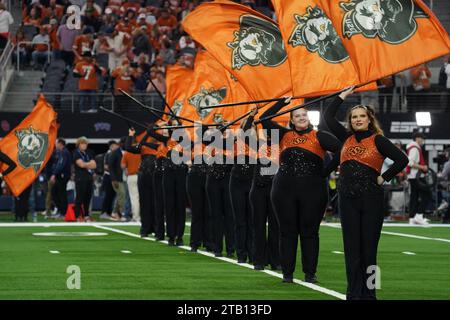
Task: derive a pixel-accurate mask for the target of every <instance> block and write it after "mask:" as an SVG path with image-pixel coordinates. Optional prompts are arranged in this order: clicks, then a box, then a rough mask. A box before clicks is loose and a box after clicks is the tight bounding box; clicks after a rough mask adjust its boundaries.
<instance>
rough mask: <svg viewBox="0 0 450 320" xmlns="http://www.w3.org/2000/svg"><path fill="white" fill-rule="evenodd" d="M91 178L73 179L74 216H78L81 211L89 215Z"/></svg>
mask: <svg viewBox="0 0 450 320" xmlns="http://www.w3.org/2000/svg"><path fill="white" fill-rule="evenodd" d="M92 188H93V181H92V180H78V181H75V192H76V196H75V216H76V217H77V218H78V217H79V216H80V215H81V213H83V215H84V216H85V217H87V216H89V205H90V203H91V198H92Z"/></svg>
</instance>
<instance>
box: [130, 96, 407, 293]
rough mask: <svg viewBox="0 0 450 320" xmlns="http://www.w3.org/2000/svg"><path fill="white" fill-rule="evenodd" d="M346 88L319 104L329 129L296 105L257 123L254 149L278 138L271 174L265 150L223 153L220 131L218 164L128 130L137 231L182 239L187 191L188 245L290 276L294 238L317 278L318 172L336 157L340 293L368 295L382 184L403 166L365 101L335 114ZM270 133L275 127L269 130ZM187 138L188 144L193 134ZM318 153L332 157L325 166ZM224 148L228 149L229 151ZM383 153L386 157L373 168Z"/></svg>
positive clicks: (325, 171)
mask: <svg viewBox="0 0 450 320" xmlns="http://www.w3.org/2000/svg"><path fill="white" fill-rule="evenodd" d="M352 90H353V88H349V89H348V90H346V91H343V92H342V93H341V94H340V95H339V96H337V97H336V98H335V99H334V100H333V101H332V102H331V103H330V104H329V105H328V106H327V107H326V110H325V112H324V119H325V122H326V124H327V126H328V128H329V130H330V131H331V133H329V132H325V131H321V130H315V129H314V128H313V127H312V125H311V124H310V121H309V118H308V114H307V110H306V109H304V108H303V109H298V110H295V111H293V112H292V113H291V117H290V122H291V123H290V129H288V128H285V127H282V126H280V125H279V124H277V123H276V122H273V121H271V120H267V121H263V122H261V124H262V126H263V128H264V129H268V130H265V132H267V133H268V134H266V136H265V137H264V140H265V144H263V145H262V146H260V148H266V149H267V150H269V152H267V151H266V152H260V153H257V154H260V155H261V154H264V155H270V149H271V147H273V146H272V143H278V142H279V143H278V150H279V152H280V153H279V157H278V170H277V171H276V173H275V172H271V171H270V170H269V169H270V168H271V165H272V163H271V160H272V159H273V158H272V157H268V158H265V159H262V158H258V159H255V161H256V164H252V163H255V162H252V161H251V160H250V157H251V155H250V153H244V157H245V159H246V161H245V163H244V164H237V163H236V161H235V160H236V159H227V157H230V155H229V154H231V153H229V152H228V151H229V149H227V145H229V144H227V143H226V140H227V137H226V135H225V137H223V138H222V139H223V141H222V142H221V143H222V144H221V145H222V148H221V151H217V150H220V148H219V149H215V152H216V154H214V156H215V159H217V157H219V158H222V160H223V162H222V163H212V164H210V163H207V161H205V159H204V157H203V153H202V152H200V153H195V152H194V156H193V157H192V158H191V163H189V165H187V164H184V163H182V164H175V163H174V161H172V156H173V155H174V154H173V153H174V152H178V153H179V152H181V150H180V149H179V144H178V143H177V142H176V141H175V140H173V139H172V137H171V132H168V131H167V130H161V131H159V130H158V131H155V130H154V129H151V130H147V132H146V133H145V136H144V137H143V138H142V139H141V140H140V142H139V143H136V137H135V132H134V130H132V129H131V130H130V132H129V137H128V139H127V142H126V147H125V149H126V150H127V151H129V152H133V153H140V154H141V155H142V162H141V168H140V173H139V180H138V185H139V193H140V195H141V197H140V198H141V222H142V226H141V236H143V237H145V236H148V235H149V234H151V233H154V234H155V237H156V238H157V239H158V240H163V239H165V236H166V235H167V237H168V243H169V245H171V246H175V245H182V244H183V240H182V237H183V235H184V230H185V222H186V221H185V219H186V211H185V209H186V205H187V201H188V200H189V203H190V205H191V210H192V221H191V232H190V233H191V236H190V246H191V248H192V249H191V250H192V251H193V252H196V251H197V250H198V249H199V248H200V247H204V248H205V249H206V250H208V251H210V252H213V253H214V254H215V256H217V257H221V256H222V255H223V254H224V252H226V256H228V257H232V256H234V253H236V255H237V259H238V263H246V262H248V263H251V264H253V265H254V269H255V270H263V269H264V268H265V267H267V266H270V267H271V268H272V269H273V270H281V271H282V273H283V281H284V282H287V283H290V282H293V274H294V270H295V266H296V258H297V248H298V241H299V240H300V247H301V262H302V270H303V272H304V274H305V281H307V282H310V283H317V281H318V280H317V277H316V271H317V265H318V257H319V227H320V223H321V221H322V218H323V215H324V212H325V210H326V206H327V201H328V189H327V182H326V179H327V176H328V175H329V174H330V173H331V172H332V171H334V170H335V169H336V168H337V167H338V166H339V165H340V178H339V185H338V194H339V205H340V210H339V212H340V215H341V224H342V235H343V243H344V251H345V265H346V274H347V293H346V295H347V299H376V293H375V289H374V287H372V286H368V285H367V282H368V281H367V280H368V279H369V277H370V276H371V275H372V272H369V270H372V269H371V267H373V266H376V265H377V247H378V241H379V238H380V234H381V228H382V224H383V217H384V211H383V188H382V186H381V185H382V184H383V183H384V181H389V180H391V179H392V178H393V177H395V175H397V174H398V173H399V172H400V171H402V170H403V169H404V168H405V167H406V165H407V163H408V159H407V157H406V155H405V154H404V153H403V152H402V151H400V150H399V149H398V148H397V147H395V145H394V144H392V143H391V142H390V141H389V140H388V139H387V138H385V137H384V136H383V132H382V130H381V129H380V126H379V124H378V121H377V119H376V118H375V114H374V110H373V109H372V108H371V107H369V106H363V105H357V106H354V107H352V108H351V109H350V110H349V111H348V116H347V121H348V129H347V128H345V127H344V126H343V125H341V123H340V122H339V121H337V120H336V113H337V111H338V109H339V107H340V105H341V104H342V102H343V100H344V99H345V98H346V97H347V96H348V95H349V94H351V93H352ZM289 100H290V99H286V100H282V101H279V102H277V103H275V104H274V105H273V106H271V107H270V108H269V109H268V110H267V111H266V112H265V113H264V114H262V115H261V118H263V117H266V116H270V115H274V114H276V113H277V112H278V111H280V109H281V108H282V107H284V106H286V105H287V104H289V102H290V101H289ZM255 114H256V111H255V112H253V113H252V114H251V115H250V116H249V117H248V118H247V119H246V121H244V123H243V125H241V128H243V129H244V132H246V130H252V125H253V120H254V118H253V117H254V115H255ZM270 129H277V130H270ZM203 130H204V129H202V132H201V134H202V135H203V134H205V135H208V134H211V131H214V130H218V129H209V130H208V131H206V132H203ZM253 131H254V132H256V131H255V130H253ZM271 132H277V134H278V139H275V138H274V137H272V136H271V134H270V133H271ZM258 138H261V137H258ZM236 139H239V136H237V137H236ZM207 140H208V139H203V141H202V143H203V145H202V148H208V145H207V144H208V142H206V141H207ZM211 140H213V139H211ZM275 140H277V141H275ZM192 146H193V148H192V149H193V150H194V151H195V146H194V143H192ZM214 146H215V147H216V146H217V141H216V142H215V145H214ZM234 148H235V147H234ZM233 151H234V150H233ZM327 152H331V153H333V154H334V157H333V159H332V160H331V161H329V162H328V163H327V164H326V165H325V164H324V159H325V155H326V153H327ZM218 153H219V154H218ZM232 154H233V155H234V157H236V153H235V152H233V153H232ZM385 158H390V159H392V160H393V161H394V163H393V165H392V166H391V167H390V168H389V169H388V170H387V171H386V172H383V173H381V168H382V164H383V161H384V159H385ZM227 160H228V161H227ZM229 163H232V164H229ZM265 169H266V170H265ZM186 194H187V195H188V198H189V199H186ZM164 221H165V222H166V225H165V224H164ZM165 226H166V229H165ZM267 226H268V227H267Z"/></svg>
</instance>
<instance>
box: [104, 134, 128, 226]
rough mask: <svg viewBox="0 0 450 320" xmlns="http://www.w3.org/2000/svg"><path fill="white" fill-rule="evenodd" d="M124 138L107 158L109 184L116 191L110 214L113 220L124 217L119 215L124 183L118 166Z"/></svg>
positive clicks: (122, 203) (122, 204) (123, 208)
mask: <svg viewBox="0 0 450 320" xmlns="http://www.w3.org/2000/svg"><path fill="white" fill-rule="evenodd" d="M125 139H126V138H121V139H120V144H119V148H117V149H116V150H114V151H113V152H112V153H111V155H110V156H109V159H108V168H109V173H110V177H111V184H112V186H113V189H114V191H115V192H116V196H117V197H116V205H115V208H114V212H113V214H112V215H111V218H112V219H113V220H125V217H123V216H122V217H121V213H124V212H125V185H124V182H123V170H122V167H121V166H120V163H121V162H122V155H123V145H124V143H125Z"/></svg>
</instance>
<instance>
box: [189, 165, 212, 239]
mask: <svg viewBox="0 0 450 320" xmlns="http://www.w3.org/2000/svg"><path fill="white" fill-rule="evenodd" d="M186 189H187V193H188V196H189V201H190V203H191V210H192V219H191V238H190V246H191V247H193V248H199V247H200V246H202V245H203V246H204V247H209V248H210V247H211V243H210V241H211V236H212V235H211V232H210V231H211V229H210V228H209V225H208V222H210V220H211V219H208V216H209V210H208V199H207V197H206V174H205V173H201V172H189V173H188V175H187V181H186Z"/></svg>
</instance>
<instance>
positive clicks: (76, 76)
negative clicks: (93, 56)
mask: <svg viewBox="0 0 450 320" xmlns="http://www.w3.org/2000/svg"><path fill="white" fill-rule="evenodd" d="M72 74H73V76H74V78H81V77H83V76H82V75H81V74H79V73H78V72H75V71H73V72H72Z"/></svg>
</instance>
